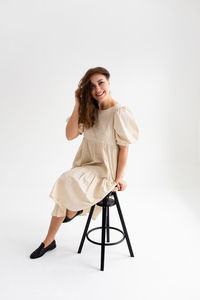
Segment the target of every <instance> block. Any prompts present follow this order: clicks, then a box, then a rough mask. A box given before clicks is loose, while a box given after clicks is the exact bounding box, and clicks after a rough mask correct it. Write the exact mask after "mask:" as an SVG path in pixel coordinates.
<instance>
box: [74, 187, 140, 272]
mask: <svg viewBox="0 0 200 300" xmlns="http://www.w3.org/2000/svg"><path fill="white" fill-rule="evenodd" d="M110 196H114V199H112V198H109V197H110ZM95 205H98V206H101V207H102V226H101V227H95V228H93V229H91V230H89V231H88V228H89V225H90V221H91V219H92V215H93V212H94V208H95ZM114 205H116V207H117V211H118V214H119V218H120V221H121V225H122V229H123V231H122V230H121V229H119V228H116V227H112V226H110V215H109V207H110V206H114ZM98 229H101V230H102V231H101V243H99V242H96V241H94V240H92V239H91V238H89V233H90V232H92V231H94V230H98ZM110 229H113V230H117V231H119V232H121V233H122V235H123V238H122V239H121V240H119V241H117V242H113V243H110ZM105 237H106V239H105ZM85 238H87V239H88V241H90V242H91V243H93V244H96V245H101V262H100V270H101V271H104V261H105V246H112V245H116V244H119V243H121V242H122V241H123V240H124V239H126V242H127V246H128V249H129V253H130V256H131V257H134V253H133V249H132V246H131V242H130V239H129V236H128V231H127V228H126V225H125V221H124V217H123V214H122V211H121V207H120V205H119V200H118V197H117V193H116V191H112V192H110V193H108V194H107V195H106V196H105V197H104V198H103V200H101V201H100V202H98V203H96V204H94V205H93V206H92V207H91V208H90V212H89V215H88V218H87V222H86V225H85V229H84V232H83V235H82V239H81V242H80V245H79V249H78V253H81V251H82V248H83V244H84V241H85ZM105 240H106V241H105Z"/></svg>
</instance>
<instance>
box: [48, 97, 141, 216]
mask: <svg viewBox="0 0 200 300" xmlns="http://www.w3.org/2000/svg"><path fill="white" fill-rule="evenodd" d="M69 118H70V117H68V118H67V121H68V120H69ZM79 132H80V134H83V139H82V142H81V145H80V147H79V149H78V151H77V153H76V156H75V158H74V161H73V163H72V167H71V169H70V170H68V171H65V172H64V173H63V174H61V175H60V177H59V178H58V179H57V181H56V182H55V184H54V185H53V188H52V190H51V192H50V195H49V196H50V197H51V198H52V199H53V200H54V201H55V206H54V209H53V211H52V214H51V215H52V216H57V217H61V216H65V215H66V209H69V210H72V211H77V210H81V209H82V210H83V213H82V214H81V215H82V216H84V215H86V214H87V213H88V212H89V210H90V208H91V206H92V205H94V204H96V203H97V202H99V201H101V200H102V199H103V198H104V197H105V196H106V195H107V194H108V193H109V192H111V191H117V187H116V182H115V181H114V180H115V177H116V172H117V161H118V151H119V147H118V145H124V146H125V145H128V144H131V143H134V142H135V141H136V140H137V139H138V132H139V131H138V127H137V125H136V122H135V120H134V117H133V113H132V111H131V110H130V109H129V108H128V107H127V106H121V105H120V104H119V103H117V104H115V105H114V106H112V107H110V108H108V109H106V110H99V111H98V119H97V121H96V123H95V125H94V126H93V127H92V128H89V129H84V126H83V124H80V125H79ZM100 211H101V207H100V206H97V205H96V206H95V210H94V213H93V217H92V218H93V220H95V219H96V217H97V215H98V214H99V212H100ZM81 215H80V216H81Z"/></svg>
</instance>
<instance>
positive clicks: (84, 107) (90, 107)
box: [77, 67, 110, 129]
mask: <svg viewBox="0 0 200 300" xmlns="http://www.w3.org/2000/svg"><path fill="white" fill-rule="evenodd" d="M94 74H103V75H104V76H105V77H106V78H107V80H108V79H109V78H110V73H109V71H108V70H106V69H105V68H103V67H96V68H91V69H88V70H87V72H86V73H85V75H84V76H83V77H82V78H81V80H80V81H79V83H78V91H77V97H78V99H79V121H78V123H82V124H83V126H84V127H85V128H87V129H89V128H90V127H92V126H93V125H94V124H95V121H96V119H97V115H98V110H99V106H98V102H97V100H96V99H94V98H93V97H92V95H91V81H90V77H91V76H92V75H94Z"/></svg>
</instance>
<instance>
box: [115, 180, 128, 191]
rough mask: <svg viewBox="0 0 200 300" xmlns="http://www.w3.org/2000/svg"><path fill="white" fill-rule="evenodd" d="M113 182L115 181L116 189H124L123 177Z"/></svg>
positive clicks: (125, 184) (125, 185)
mask: <svg viewBox="0 0 200 300" xmlns="http://www.w3.org/2000/svg"><path fill="white" fill-rule="evenodd" d="M115 182H116V183H117V188H118V191H124V190H125V189H126V187H127V183H126V181H124V180H123V179H116V180H115Z"/></svg>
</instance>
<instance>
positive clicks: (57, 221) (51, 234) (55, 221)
mask: <svg viewBox="0 0 200 300" xmlns="http://www.w3.org/2000/svg"><path fill="white" fill-rule="evenodd" d="M64 219H65V216H64V217H55V216H52V218H51V222H50V225H49V230H48V233H47V236H46V238H45V240H44V241H43V243H44V245H45V248H46V247H47V246H48V245H49V244H51V242H53V240H54V239H55V235H56V233H57V231H58V229H59V227H60V225H61V224H62V222H63V220H64Z"/></svg>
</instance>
